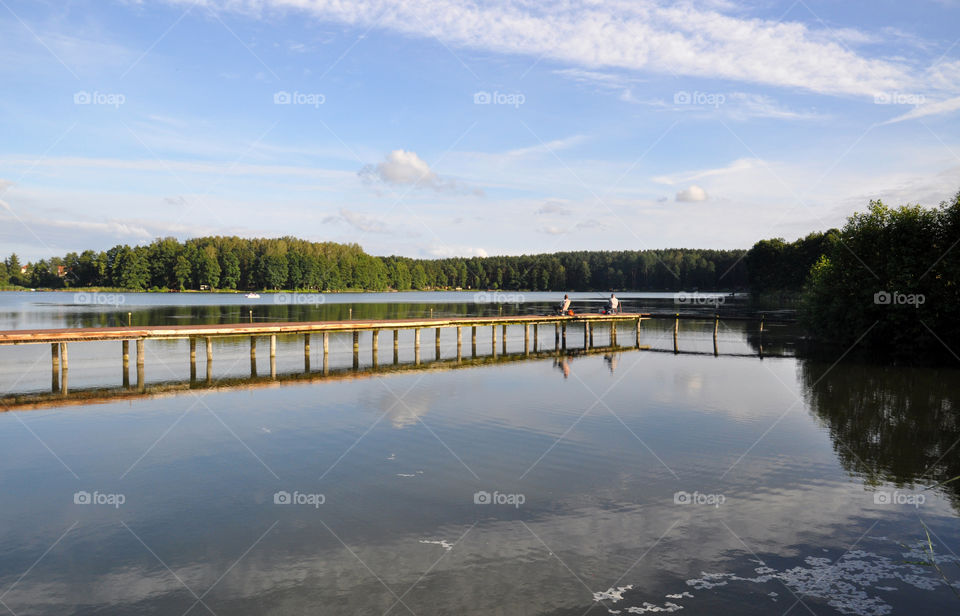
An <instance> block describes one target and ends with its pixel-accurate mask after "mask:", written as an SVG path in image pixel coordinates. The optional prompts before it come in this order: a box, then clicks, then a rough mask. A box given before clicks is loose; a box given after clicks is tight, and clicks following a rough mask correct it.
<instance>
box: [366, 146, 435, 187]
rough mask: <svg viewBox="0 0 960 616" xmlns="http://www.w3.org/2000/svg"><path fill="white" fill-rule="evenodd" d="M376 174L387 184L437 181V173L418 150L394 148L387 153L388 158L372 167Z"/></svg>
mask: <svg viewBox="0 0 960 616" xmlns="http://www.w3.org/2000/svg"><path fill="white" fill-rule="evenodd" d="M372 171H374V172H375V173H376V175H377V176H378V177H379V178H380V179H381V180H383V181H384V182H386V183H387V184H417V183H420V182H423V183H426V184H431V183H433V182H436V181H437V174H435V173H434V172H433V171H431V170H430V165H428V164H427V163H426V162H425V161H424V160H423V159H422V158H420V157H419V156H417V153H416V152H408V151H406V150H394V151H392V152H390V153H389V154H387V158H386V160H384V161H383V162H382V163H378V164H377V165H376V166H375V167H373V168H372Z"/></svg>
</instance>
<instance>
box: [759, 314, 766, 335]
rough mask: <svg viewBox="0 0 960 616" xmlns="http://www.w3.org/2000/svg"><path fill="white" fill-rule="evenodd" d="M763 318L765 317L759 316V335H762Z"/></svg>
mask: <svg viewBox="0 0 960 616" xmlns="http://www.w3.org/2000/svg"><path fill="white" fill-rule="evenodd" d="M765 317H766V315H764V314H761V315H760V333H761V334H762V333H763V319H764V318H765Z"/></svg>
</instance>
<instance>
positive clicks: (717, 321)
mask: <svg viewBox="0 0 960 616" xmlns="http://www.w3.org/2000/svg"><path fill="white" fill-rule="evenodd" d="M719 329H720V315H719V314H717V315H715V316H714V320H713V339H714V340H716V339H717V330H719Z"/></svg>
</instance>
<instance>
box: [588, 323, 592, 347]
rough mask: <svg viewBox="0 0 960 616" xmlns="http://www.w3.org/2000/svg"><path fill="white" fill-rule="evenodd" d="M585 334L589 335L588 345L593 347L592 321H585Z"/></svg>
mask: <svg viewBox="0 0 960 616" xmlns="http://www.w3.org/2000/svg"><path fill="white" fill-rule="evenodd" d="M587 334H588V335H589V340H588V341H587V343H588V344H589V345H590V348H592V347H593V323H590V322H589V321H587Z"/></svg>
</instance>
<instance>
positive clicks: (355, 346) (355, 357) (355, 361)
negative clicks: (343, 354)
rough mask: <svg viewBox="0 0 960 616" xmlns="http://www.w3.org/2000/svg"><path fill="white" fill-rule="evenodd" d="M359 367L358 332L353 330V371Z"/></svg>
mask: <svg viewBox="0 0 960 616" xmlns="http://www.w3.org/2000/svg"><path fill="white" fill-rule="evenodd" d="M359 367H360V332H359V331H357V330H353V369H354V370H356V369H357V368H359Z"/></svg>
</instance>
